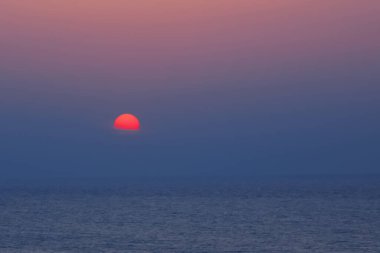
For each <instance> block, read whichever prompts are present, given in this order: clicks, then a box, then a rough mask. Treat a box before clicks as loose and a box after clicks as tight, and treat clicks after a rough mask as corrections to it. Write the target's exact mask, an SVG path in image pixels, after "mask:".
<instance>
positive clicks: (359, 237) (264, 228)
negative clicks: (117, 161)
mask: <svg viewBox="0 0 380 253" xmlns="http://www.w3.org/2000/svg"><path fill="white" fill-rule="evenodd" d="M0 188H1V191H0V252H346V253H349V252H380V180H378V179H376V178H375V179H374V178H372V179H371V178H365V179H355V178H353V179H349V180H340V179H316V180H311V179H276V180H268V179H265V180H252V181H245V182H239V181H234V182H228V181H224V182H209V183H208V182H207V181H204V182H189V181H186V182H185V181H184V182H177V183H160V182H146V183H138V182H131V183H121V182H118V183H115V184H113V183H107V182H105V183H101V184H97V183H80V182H75V183H72V184H70V183H62V182H60V183H56V184H55V183H51V184H50V185H44V184H40V183H32V184H28V183H18V184H13V185H12V184H4V183H3V185H2V186H1V187H0Z"/></svg>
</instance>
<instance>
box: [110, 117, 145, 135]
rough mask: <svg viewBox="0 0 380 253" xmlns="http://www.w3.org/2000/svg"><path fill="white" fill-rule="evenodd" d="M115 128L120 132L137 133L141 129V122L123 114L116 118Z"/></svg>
mask: <svg viewBox="0 0 380 253" xmlns="http://www.w3.org/2000/svg"><path fill="white" fill-rule="evenodd" d="M114 127H115V128H116V129H119V130H131V131H137V130H139V129H140V121H139V119H138V118H137V117H136V116H134V115H132V114H122V115H120V116H119V117H117V118H116V120H115V123H114Z"/></svg>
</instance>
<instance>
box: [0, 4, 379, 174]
mask: <svg viewBox="0 0 380 253" xmlns="http://www.w3.org/2000/svg"><path fill="white" fill-rule="evenodd" d="M379 13H380V2H379V1H376V0H362V1H357V0H334V1H330V0H322V1H313V0H288V1H283V0H265V1H262V0H234V1H230V0H218V1H204V0H192V1H177V0H147V1H124V0H110V1H101V0H65V1H51V0H34V1H14V0H2V1H0V36H1V39H0V115H1V117H0V140H1V142H0V172H1V175H2V177H5V178H7V177H16V178H17V177H21V178H32V177H61V176H62V177H65V176H69V177H87V176H88V177H93V176H95V177H119V176H123V177H133V176H152V177H154V176H196V177H204V176H211V177H213V176H220V175H223V176H255V175H260V174H360V173H378V172H379V167H380V154H379V152H380V71H379V70H380V48H379V45H380V33H379V31H380V15H378V14H379ZM122 113H133V114H135V115H136V116H138V117H139V119H140V121H141V130H140V131H139V132H138V133H127V132H120V131H117V130H115V129H113V127H112V126H113V121H114V119H115V118H116V117H117V116H118V115H120V114H122Z"/></svg>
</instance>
